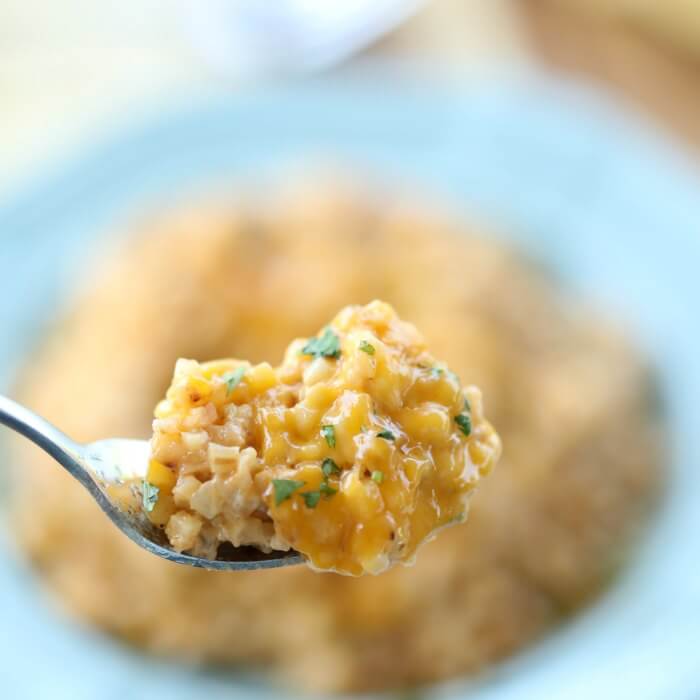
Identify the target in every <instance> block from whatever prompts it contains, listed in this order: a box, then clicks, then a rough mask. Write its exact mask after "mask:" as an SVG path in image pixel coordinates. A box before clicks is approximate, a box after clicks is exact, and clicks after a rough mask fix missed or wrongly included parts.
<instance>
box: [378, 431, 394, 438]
mask: <svg viewBox="0 0 700 700" xmlns="http://www.w3.org/2000/svg"><path fill="white" fill-rule="evenodd" d="M377 437H380V438H384V439H385V440H396V437H394V433H392V432H391V430H382V432H381V433H377Z"/></svg>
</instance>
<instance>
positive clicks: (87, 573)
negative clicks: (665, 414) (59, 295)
mask: <svg viewBox="0 0 700 700" xmlns="http://www.w3.org/2000/svg"><path fill="white" fill-rule="evenodd" d="M264 195H265V196H264V197H262V198H261V199H260V200H257V199H256V198H255V196H254V195H248V194H244V195H241V196H239V197H238V198H237V199H235V200H234V199H233V198H232V197H230V196H229V197H227V198H225V200H219V201H218V202H215V201H211V202H208V203H207V202H202V203H201V205H200V206H197V207H193V208H190V209H183V210H179V211H175V212H171V213H168V214H166V215H164V216H161V217H159V218H154V219H151V220H149V221H145V222H144V223H143V225H142V226H141V228H140V230H139V231H137V232H136V233H135V234H134V235H133V236H131V237H130V238H129V240H128V242H127V244H126V245H125V246H124V247H123V248H122V249H116V250H115V249H114V248H113V249H111V251H110V254H109V255H105V256H104V258H103V262H102V264H101V265H99V266H98V268H97V270H96V274H95V276H94V278H92V279H91V280H90V281H89V286H88V289H89V293H86V294H85V295H83V296H82V297H81V298H80V299H79V300H78V301H77V303H76V304H75V306H74V307H73V309H72V310H71V312H70V314H69V315H67V316H66V317H64V318H63V319H62V320H61V322H60V325H59V326H58V327H57V329H56V331H55V332H54V333H53V334H52V335H51V336H50V338H49V339H47V340H46V341H45V342H44V343H42V346H41V348H40V349H39V350H38V352H37V353H36V355H35V356H34V357H33V358H32V361H31V363H29V364H28V365H27V368H26V372H25V374H24V376H23V378H22V383H21V387H20V388H21V390H20V391H19V392H18V393H19V396H20V398H21V400H22V401H24V402H25V403H27V404H28V405H29V406H31V407H32V408H33V409H35V410H37V411H38V412H39V413H41V414H43V415H45V416H47V417H48V418H49V419H51V420H53V421H54V422H55V423H56V424H57V425H59V426H60V427H61V428H62V429H63V430H65V431H66V432H67V433H68V434H70V435H72V436H74V437H75V438H77V439H80V440H84V441H90V440H95V439H100V438H104V437H105V436H107V435H122V436H133V437H144V438H146V437H148V433H149V431H148V426H149V425H150V422H151V420H152V412H153V406H154V405H156V403H157V401H158V400H159V398H160V397H162V396H163V394H164V392H165V390H166V388H167V386H168V384H169V382H170V379H171V376H172V367H173V365H174V363H175V361H176V359H177V358H178V357H197V358H201V359H202V360H204V361H206V360H212V359H214V358H216V357H232V356H233V357H245V358H249V359H250V360H251V361H252V362H262V361H264V360H265V359H266V358H271V357H273V358H274V357H281V355H282V352H283V350H284V348H285V347H286V344H287V343H288V341H289V338H294V337H297V336H304V335H310V334H313V333H314V332H316V330H317V329H318V328H321V327H322V326H323V324H324V323H325V322H326V320H327V319H328V318H331V317H332V314H333V313H334V312H335V311H336V310H337V309H338V308H341V307H342V306H344V305H346V304H350V303H353V304H362V303H367V302H369V301H371V300H372V299H376V298H380V299H384V300H386V301H387V302H389V303H391V304H392V306H394V308H396V310H397V312H398V313H399V314H400V315H401V316H402V317H403V318H410V319H411V321H412V322H413V323H415V324H416V326H417V327H418V328H420V329H421V332H422V333H423V334H424V336H425V338H426V341H427V343H428V344H429V346H430V347H435V348H439V349H440V356H441V359H443V360H444V361H445V362H446V363H447V365H448V366H449V367H450V368H451V369H452V370H454V371H455V372H457V373H458V375H459V376H461V377H465V378H468V379H469V381H470V382H474V383H475V384H476V385H478V386H479V387H480V388H481V389H482V390H483V392H484V396H486V397H487V398H488V411H489V418H490V419H491V420H492V421H493V424H494V425H496V426H498V431H499V434H500V436H501V438H502V439H503V444H504V446H505V449H504V452H503V455H502V457H501V459H500V461H499V464H498V467H497V469H495V470H494V471H493V473H492V474H491V475H490V476H489V477H488V479H485V480H483V482H482V484H480V486H479V493H478V494H477V496H476V497H475V498H474V499H473V500H472V503H471V506H470V513H469V522H468V523H467V524H466V525H458V526H455V527H451V528H448V529H446V530H445V531H444V532H442V533H441V534H440V535H439V536H438V537H437V538H436V539H435V540H434V541H433V542H430V543H428V544H426V545H425V546H423V547H422V549H421V552H420V555H419V556H418V558H417V561H416V564H415V566H414V567H412V568H405V567H394V568H392V569H391V570H390V571H388V572H386V573H384V574H382V575H381V576H362V577H357V578H354V577H347V576H338V575H335V574H326V575H318V574H316V573H314V572H312V571H310V570H309V569H308V568H307V567H304V566H292V567H288V568H283V569H275V570H270V571H255V572H240V573H235V574H223V573H220V572H211V571H202V570H198V569H194V568H190V567H184V566H178V565H175V564H170V563H168V562H165V561H163V560H160V559H158V558H156V557H153V556H152V555H150V554H148V553H147V552H144V551H142V550H140V549H139V548H138V547H137V546H136V545H134V544H133V543H132V542H131V541H129V540H128V539H127V538H126V537H124V536H123V535H122V534H121V533H120V532H118V531H117V530H116V528H114V527H113V526H112V525H111V524H110V523H109V522H108V521H107V519H106V518H105V517H104V516H103V515H102V514H101V513H100V512H99V509H98V507H97V506H96V505H95V503H94V502H93V501H92V499H91V498H90V496H89V495H88V494H87V493H85V492H84V490H83V489H82V488H81V487H80V485H79V484H77V483H75V482H74V481H73V480H72V479H71V478H70V477H69V476H68V475H67V474H65V473H64V472H63V470H61V469H60V468H57V467H56V465H55V464H54V463H53V462H52V461H51V460H50V458H48V457H45V456H44V455H42V454H41V453H39V452H38V451H37V450H35V449H32V448H31V447H28V446H26V445H25V444H23V443H22V444H20V443H18V444H17V445H16V453H15V462H16V464H17V465H18V467H19V468H18V469H17V470H16V476H17V479H16V481H17V488H16V489H15V491H14V496H13V503H14V513H15V516H16V525H17V532H18V536H19V538H20V540H21V543H22V544H23V546H24V547H25V549H26V551H27V552H28V554H29V555H30V556H31V558H32V560H33V561H34V562H35V564H36V567H37V570H38V571H39V572H40V575H41V576H42V577H43V579H44V580H45V581H46V583H47V584H48V585H49V586H50V588H51V589H53V591H55V593H56V594H57V596H58V597H60V599H62V600H63V601H64V602H65V603H66V605H67V606H68V607H69V608H70V609H71V610H72V611H73V612H74V613H75V614H76V615H78V616H80V617H81V618H82V619H84V620H89V621H91V622H92V623H93V624H94V625H96V626H98V627H100V628H102V629H104V630H107V631H109V632H110V633H112V634H114V635H117V636H119V637H120V638H122V639H124V640H126V641H128V642H129V643H130V644H133V645H136V646H138V647H140V648H143V649H146V650H148V651H150V652H152V653H154V654H157V655H159V656H163V657H169V658H176V659H185V660H190V661H192V662H199V663H215V664H238V665H240V664H245V665H247V666H259V667H261V668H265V669H268V670H270V671H273V672H274V673H275V674H276V675H277V676H278V677H280V678H282V679H284V681H285V682H286V683H288V684H291V685H293V686H296V687H302V688H312V689H315V690H327V691H347V690H377V689H387V688H395V687H397V686H405V685H408V684H415V683H428V682H431V681H435V680H439V679H444V678H448V677H452V676H455V675H459V674H472V673H476V672H478V671H479V670H480V669H483V668H484V667H485V666H487V665H488V664H491V663H493V662H495V661H497V660H498V659H502V658H504V657H506V656H507V655H509V654H512V653H513V652H515V651H516V650H518V649H520V648H522V647H523V646H524V645H526V644H527V643H528V642H530V641H531V640H533V639H536V638H537V637H540V636H541V635H542V634H543V633H544V632H545V631H546V630H548V629H551V628H552V626H553V625H555V624H556V623H557V622H559V621H561V620H562V619H563V618H564V617H565V616H566V615H567V614H569V613H571V612H572V611H574V610H576V609H577V608H579V607H580V606H581V605H583V604H584V603H586V602H587V601H589V600H591V599H592V598H593V597H594V596H595V595H596V593H598V592H599V591H600V590H601V589H602V588H603V587H604V586H605V585H606V584H607V582H608V581H609V580H610V577H611V574H612V573H613V572H614V571H615V570H616V569H617V568H618V567H619V565H620V563H621V562H622V561H624V558H625V556H626V553H627V551H628V549H629V546H630V544H631V543H632V542H633V541H634V537H635V535H636V534H637V533H638V532H639V528H640V525H641V524H642V523H643V522H644V516H645V515H646V514H647V513H648V512H649V509H650V507H651V505H652V504H653V502H654V500H655V495H656V493H657V492H658V490H659V488H660V482H661V478H660V477H661V474H662V470H661V460H660V450H659V444H658V443H659V440H658V433H659V429H658V426H657V422H656V419H655V417H654V415H653V414H652V412H651V409H650V407H649V401H648V395H649V391H648V381H647V371H646V368H645V365H644V363H643V362H642V361H641V360H640V358H639V356H638V354H637V353H636V352H635V351H634V349H633V348H631V347H630V345H629V343H628V341H627V340H626V339H625V337H624V336H623V334H622V333H621V332H620V331H619V330H617V329H616V328H615V327H614V326H611V325H608V324H607V323H605V322H604V321H602V320H601V319H600V318H599V317H598V316H597V315H595V314H590V313H588V312H586V311H585V310H583V309H581V308H580V306H579V305H578V304H574V303H572V302H570V301H566V302H564V301H563V300H562V299H561V295H560V293H559V292H557V291H556V290H555V288H554V286H553V284H552V283H551V281H550V280H548V279H545V278H544V277H543V276H542V274H541V273H540V272H539V271H538V270H535V269H534V268H533V267H532V266H530V265H528V264H527V263H526V262H525V261H523V259H522V258H521V257H520V256H518V255H517V254H515V253H514V252H513V251H511V250H509V249H508V248H507V247H505V246H504V245H502V244H500V243H498V242H496V241H495V240H493V239H490V238H487V237H483V236H479V235H476V234H475V233H474V232H473V231H471V230H469V228H467V227H465V226H464V225H463V224H461V223H459V222H458V221H456V220H455V219H454V218H452V217H451V216H448V215H445V214H443V213H441V211H440V210H439V208H438V207H435V206H432V205H430V206H428V205H422V204H420V197H414V196H403V195H397V194H396V193H395V192H392V191H390V190H382V189H381V188H379V187H377V188H375V189H374V190H373V192H372V193H368V192H363V191H359V190H356V189H353V188H352V187H350V186H346V185H344V184H337V185H334V184H330V183H329V184H328V185H323V186H318V185H315V184H311V185H309V186H304V185H300V186H295V187H293V188H290V189H287V190H282V189H280V190H279V191H278V193H277V194H276V195H275V194H273V193H272V192H270V191H266V192H265V193H264ZM213 302H215V303H213Z"/></svg>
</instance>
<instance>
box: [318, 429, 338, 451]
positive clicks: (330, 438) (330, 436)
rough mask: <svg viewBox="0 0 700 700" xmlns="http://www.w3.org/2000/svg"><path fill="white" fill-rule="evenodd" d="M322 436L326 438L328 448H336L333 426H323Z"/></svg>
mask: <svg viewBox="0 0 700 700" xmlns="http://www.w3.org/2000/svg"><path fill="white" fill-rule="evenodd" d="M321 435H323V437H324V438H326V442H327V443H328V447H335V427H334V426H332V425H322V426H321Z"/></svg>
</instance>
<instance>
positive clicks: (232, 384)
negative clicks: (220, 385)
mask: <svg viewBox="0 0 700 700" xmlns="http://www.w3.org/2000/svg"><path fill="white" fill-rule="evenodd" d="M245 370H246V368H245V367H237V368H236V369H234V370H233V371H232V372H227V373H226V374H224V375H223V377H221V378H222V379H223V380H224V381H225V382H226V396H227V397H228V396H229V395H230V394H231V392H232V391H233V390H234V389H235V388H236V387H237V386H238V385H239V384H240V383H241V379H243V375H244V374H245Z"/></svg>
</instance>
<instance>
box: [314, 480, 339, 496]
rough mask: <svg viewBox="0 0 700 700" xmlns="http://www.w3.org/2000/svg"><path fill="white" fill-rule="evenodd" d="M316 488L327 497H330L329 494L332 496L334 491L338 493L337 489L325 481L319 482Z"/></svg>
mask: <svg viewBox="0 0 700 700" xmlns="http://www.w3.org/2000/svg"><path fill="white" fill-rule="evenodd" d="M318 490H319V491H320V492H321V493H322V494H323V495H324V496H326V497H327V498H330V497H331V496H334V495H335V494H336V493H338V489H334V488H333V487H332V486H331V485H330V484H329V483H328V482H327V481H323V482H321V485H320V486H319V487H318Z"/></svg>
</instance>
